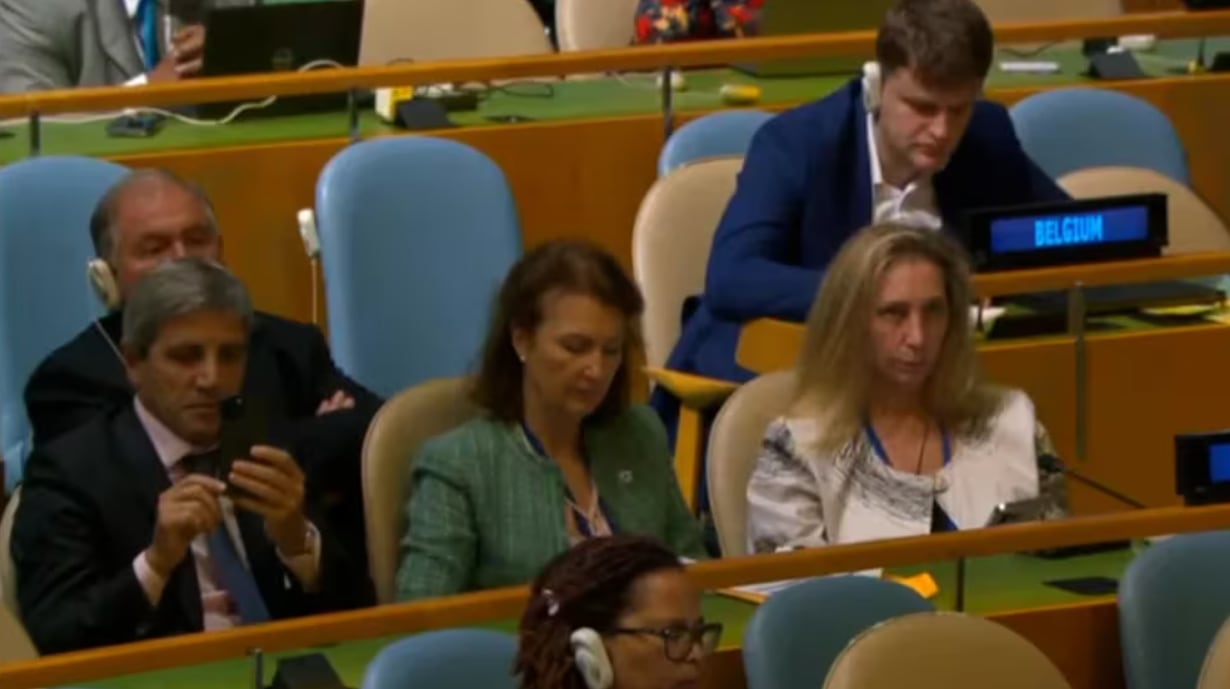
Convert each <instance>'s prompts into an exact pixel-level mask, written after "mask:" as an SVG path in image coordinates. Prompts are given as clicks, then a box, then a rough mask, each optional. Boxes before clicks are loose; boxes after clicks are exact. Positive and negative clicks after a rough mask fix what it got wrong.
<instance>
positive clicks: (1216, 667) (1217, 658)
mask: <svg viewBox="0 0 1230 689" xmlns="http://www.w3.org/2000/svg"><path fill="white" fill-rule="evenodd" d="M1226 687H1230V619H1227V620H1226V623H1225V624H1223V625H1222V626H1221V631H1220V632H1218V633H1217V638H1215V639H1213V645H1212V646H1209V653H1208V655H1206V656H1205V657H1204V669H1202V670H1201V671H1200V684H1199V686H1198V688H1197V689H1226Z"/></svg>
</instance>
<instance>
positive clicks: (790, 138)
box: [654, 0, 1067, 426]
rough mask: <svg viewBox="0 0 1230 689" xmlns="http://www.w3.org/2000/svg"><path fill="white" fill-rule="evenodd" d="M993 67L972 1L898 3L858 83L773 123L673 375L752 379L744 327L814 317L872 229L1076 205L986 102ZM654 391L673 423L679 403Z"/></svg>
mask: <svg viewBox="0 0 1230 689" xmlns="http://www.w3.org/2000/svg"><path fill="white" fill-rule="evenodd" d="M993 56H994V39H993V38H992V35H991V27H990V24H989V23H988V22H987V19H986V17H985V16H984V15H983V14H982V11H981V10H979V9H978V7H977V6H976V5H975V4H974V3H973V1H972V0H899V2H898V3H897V5H896V6H895V7H894V8H893V9H892V10H890V11H889V13H888V14H887V15H886V16H885V19H884V22H883V24H882V25H881V26H880V30H879V34H878V36H877V38H876V62H874V63H869V64H868V65H867V67H866V68H865V69H864V75H863V78H862V79H854V80H852V81H851V82H850V83H849V84H847V85H846V86H845V87H843V88H842V89H840V90H839V91H837V92H836V93H833V94H832V95H830V96H828V97H826V98H824V99H822V100H819V101H816V102H814V103H810V104H807V105H803V106H801V107H798V108H795V109H793V110H789V111H787V112H784V113H782V114H781V115H778V116H777V117H775V118H773V119H772V120H770V121H769V122H767V123H765V125H764V126H762V127H761V128H760V131H758V132H757V134H756V136H755V137H754V138H753V140H752V144H751V148H750V149H749V150H748V153H747V158H746V160H745V161H744V164H743V171H742V173H740V175H739V183H738V187H737V189H736V190H735V194H734V197H733V198H732V199H731V201H730V205H729V206H727V207H726V213H725V215H724V216H723V217H722V222H721V225H720V226H719V227H718V230H717V234H716V236H715V237H714V240H713V249H712V253H711V254H710V256H709V268H708V276H707V278H706V284H705V293H704V294H703V295H702V296H701V299H700V301H699V303H698V304H696V306H695V308H694V309H693V310H692V312H691V313H690V314H689V315H688V316H687V318H686V322H685V324H684V328H683V334H682V335H681V337H680V339H679V342H678V344H677V345H676V346H675V351H674V352H673V353H672V354H671V357H670V360H669V361H668V363H667V366H668V367H669V368H672V369H675V370H680V371H690V372H696V373H700V374H702V375H706V376H711V377H715V378H722V379H726V380H734V381H744V380H747V379H749V378H751V377H752V373H751V372H750V371H748V370H746V369H744V368H742V367H741V366H739V365H738V364H737V363H736V362H735V349H736V346H737V344H738V338H739V332H740V328H741V327H742V325H743V324H745V323H747V322H748V321H751V320H754V319H757V318H779V319H786V320H792V321H803V320H805V318H806V316H807V311H808V309H809V308H810V307H811V303H812V300H813V298H814V297H815V295H816V291H817V290H818V288H819V285H820V281H821V279H822V278H823V276H824V271H825V268H827V266H828V264H829V261H830V260H831V259H832V258H833V256H834V255H835V254H836V253H837V250H838V249H839V248H840V247H841V245H842V243H843V242H845V240H846V239H847V238H848V237H850V236H851V235H853V234H854V233H855V232H857V231H858V230H859V229H861V228H863V227H865V226H867V225H870V224H873V223H883V222H897V223H905V224H910V225H916V226H924V227H930V228H934V229H936V230H937V231H940V230H941V228H954V227H959V226H960V224H961V222H962V217H963V215H964V214H965V212H966V211H969V210H971V209H976V208H982V207H988V206H1007V205H1016V204H1024V203H1030V202H1041V201H1054V200H1059V199H1064V198H1067V196H1066V194H1064V192H1063V191H1062V190H1061V189H1060V188H1059V187H1058V186H1056V185H1055V183H1054V182H1053V181H1051V180H1050V179H1049V178H1047V176H1046V175H1045V174H1044V173H1043V172H1042V171H1041V170H1040V169H1038V167H1037V166H1036V165H1035V164H1034V163H1033V162H1032V161H1031V160H1030V159H1029V157H1028V156H1027V155H1026V154H1025V152H1024V151H1023V150H1022V149H1021V144H1020V142H1019V141H1018V140H1017V138H1016V133H1015V132H1014V131H1013V128H1012V122H1011V120H1009V118H1008V113H1007V111H1006V110H1005V109H1004V108H1003V107H1002V106H1000V105H997V104H995V103H991V102H988V101H984V100H980V99H979V96H980V95H981V93H982V88H983V83H984V81H985V80H986V75H987V72H988V71H989V69H990V67H991V61H992V58H993ZM658 390H659V391H658V392H656V393H655V399H654V404H655V406H656V407H657V408H658V410H659V412H661V413H662V415H663V417H664V419H665V420H666V421H667V422H668V425H669V426H673V423H674V419H675V416H676V414H677V412H678V407H677V402H676V401H675V400H674V399H672V398H670V396H669V395H668V394H667V393H665V392H664V391H662V390H661V388H659V389H658Z"/></svg>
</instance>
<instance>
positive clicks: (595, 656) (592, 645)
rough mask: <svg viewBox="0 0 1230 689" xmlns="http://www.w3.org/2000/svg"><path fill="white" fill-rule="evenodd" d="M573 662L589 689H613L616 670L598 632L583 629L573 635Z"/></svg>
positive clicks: (586, 628)
mask: <svg viewBox="0 0 1230 689" xmlns="http://www.w3.org/2000/svg"><path fill="white" fill-rule="evenodd" d="M571 642H572V662H573V664H575V665H576V667H577V672H580V673H581V677H582V678H583V679H584V680H585V685H586V686H588V687H589V689H611V686H612V685H614V684H615V668H613V667H611V658H610V656H608V655H607V653H606V645H605V644H603V643H602V637H601V636H599V634H598V632H596V631H594V630H592V629H590V628H589V627H582V628H580V629H578V630H576V631H575V632H573V633H572V637H571Z"/></svg>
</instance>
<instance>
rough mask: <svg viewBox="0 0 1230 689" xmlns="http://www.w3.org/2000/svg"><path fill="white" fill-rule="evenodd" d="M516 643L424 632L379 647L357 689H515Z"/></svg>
mask: <svg viewBox="0 0 1230 689" xmlns="http://www.w3.org/2000/svg"><path fill="white" fill-rule="evenodd" d="M516 656H517V639H516V637H514V636H512V635H510V634H501V633H499V632H494V631H490V630H486V629H445V630H440V631H434V632H424V633H422V634H415V635H414V636H411V637H407V638H405V639H402V640H401V641H397V642H395V643H392V644H390V645H388V646H385V647H384V649H383V650H381V651H380V653H378V654H376V657H375V658H374V659H373V660H372V662H371V664H369V665H368V666H367V673H366V674H365V675H364V676H363V685H362V687H361V689H407V687H413V688H414V689H517V678H516V677H514V676H513V661H514V659H515V658H516Z"/></svg>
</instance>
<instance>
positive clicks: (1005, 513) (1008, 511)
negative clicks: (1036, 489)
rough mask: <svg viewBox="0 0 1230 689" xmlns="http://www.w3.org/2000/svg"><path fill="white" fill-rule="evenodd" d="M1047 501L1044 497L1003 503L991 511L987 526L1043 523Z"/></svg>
mask: <svg viewBox="0 0 1230 689" xmlns="http://www.w3.org/2000/svg"><path fill="white" fill-rule="evenodd" d="M1047 504H1048V502H1047V500H1046V499H1045V498H1042V497H1037V498H1028V499H1025V500H1016V501H1014V502H1001V503H999V504H998V505H996V506H995V509H993V510H991V516H990V517H989V518H988V519H987V526H1002V525H1004V524H1020V523H1023V522H1039V521H1042V517H1043V515H1045V514H1046V508H1047Z"/></svg>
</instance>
